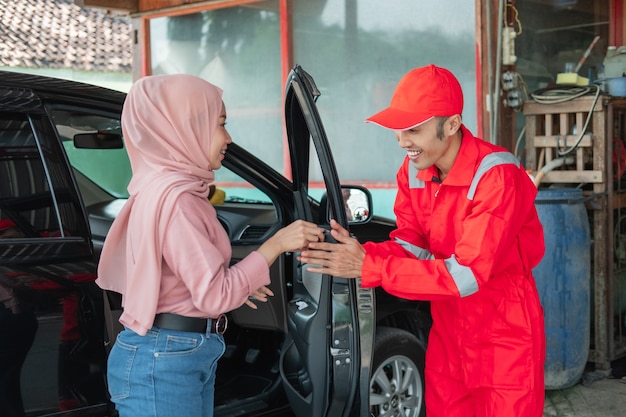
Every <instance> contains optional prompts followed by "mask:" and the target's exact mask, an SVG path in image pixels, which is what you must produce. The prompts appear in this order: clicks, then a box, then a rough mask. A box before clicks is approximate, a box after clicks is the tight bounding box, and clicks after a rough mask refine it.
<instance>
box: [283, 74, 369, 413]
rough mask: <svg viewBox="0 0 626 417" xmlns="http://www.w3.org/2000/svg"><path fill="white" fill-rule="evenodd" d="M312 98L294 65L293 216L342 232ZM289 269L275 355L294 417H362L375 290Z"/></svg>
mask: <svg viewBox="0 0 626 417" xmlns="http://www.w3.org/2000/svg"><path fill="white" fill-rule="evenodd" d="M317 96H319V91H318V90H317V87H316V86H315V83H314V81H313V79H312V78H311V77H310V76H309V74H307V73H306V72H305V71H304V70H303V69H302V68H301V67H299V66H296V67H295V68H294V69H293V70H292V71H291V73H290V75H289V78H288V80H287V86H286V97H285V122H286V129H287V136H288V141H289V149H290V156H291V170H292V178H293V186H294V201H295V204H296V213H297V216H298V217H299V218H302V219H305V220H308V221H316V222H317V223H319V224H320V225H322V226H323V227H326V228H329V226H328V221H329V220H328V219H329V218H334V219H336V220H337V221H338V222H339V223H340V224H341V225H342V226H343V227H345V228H346V229H347V228H348V221H347V217H346V212H345V210H344V205H343V199H342V195H341V186H340V183H339V179H338V176H337V171H336V167H335V165H334V160H333V157H332V153H331V151H330V146H329V144H328V140H327V137H326V133H325V131H324V128H323V126H322V123H321V120H320V117H319V114H318V111H317V107H316V104H315V100H316V97H317ZM320 171H321V172H320ZM320 175H321V177H322V178H323V185H324V186H325V188H326V190H325V191H326V196H327V200H328V205H327V206H326V205H325V204H323V205H321V207H320V208H319V210H317V211H319V212H321V213H322V214H320V213H314V212H313V210H312V201H311V196H310V185H311V183H312V182H313V181H314V178H313V177H315V179H316V180H317V181H319V177H320ZM327 239H330V234H328V235H327ZM294 269H295V270H294V272H293V273H294V282H293V297H292V299H291V300H290V301H289V303H288V306H287V320H288V328H289V338H290V340H289V341H288V343H286V344H285V348H284V349H283V352H282V355H281V377H282V378H283V384H284V387H285V391H286V393H287V396H288V398H289V401H290V404H291V407H292V409H293V411H294V413H295V414H296V415H297V416H298V417H330V416H332V417H343V416H349V415H368V408H369V405H368V398H369V374H370V370H369V367H370V360H371V354H372V340H373V329H374V327H373V326H374V321H373V319H374V317H373V316H374V298H373V291H372V290H371V289H362V288H360V285H359V281H358V280H355V279H346V278H343V277H334V276H329V275H321V274H314V273H311V272H308V271H307V265H305V264H302V265H294ZM351 413H352V414H351Z"/></svg>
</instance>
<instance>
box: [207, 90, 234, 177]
mask: <svg viewBox="0 0 626 417" xmlns="http://www.w3.org/2000/svg"><path fill="white" fill-rule="evenodd" d="M232 141H233V139H232V138H231V137H230V134H229V133H228V131H227V130H226V106H224V102H222V112H221V113H220V117H219V121H218V124H217V129H216V130H215V134H214V135H213V140H212V141H211V148H210V149H209V164H210V166H209V168H210V169H212V170H214V171H215V170H216V169H220V168H221V167H222V160H224V156H225V154H226V149H227V147H228V144H229V143H231V142H232Z"/></svg>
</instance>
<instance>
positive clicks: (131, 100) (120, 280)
mask: <svg viewBox="0 0 626 417" xmlns="http://www.w3.org/2000/svg"><path fill="white" fill-rule="evenodd" d="M222 105H223V103H222V90H221V89H220V88H218V87H216V86H215V85H213V84H211V83H209V82H207V81H205V80H203V79H201V78H198V77H194V76H191V75H184V74H176V75H155V76H148V77H144V78H141V79H139V80H137V81H136V82H135V83H134V84H133V86H132V87H131V89H130V91H129V92H128V95H127V97H126V101H125V103H124V108H123V110H122V131H123V132H124V141H125V145H126V150H127V152H128V157H129V159H130V163H131V166H132V169H133V178H132V179H131V182H130V184H129V185H128V192H129V194H130V196H129V198H128V201H127V202H126V204H125V205H124V207H123V208H122V210H121V211H120V213H119V214H118V215H117V217H116V219H115V221H114V222H113V225H112V226H111V229H110V230H109V232H108V234H107V237H106V239H105V242H104V247H103V249H102V254H101V257H100V263H99V266H98V279H97V280H96V283H97V284H98V285H99V286H100V287H101V288H103V289H107V290H112V291H116V292H118V293H120V294H122V305H123V307H124V311H123V313H122V315H121V317H120V322H121V323H122V324H123V325H124V326H126V327H128V328H130V329H132V330H133V331H135V332H136V333H138V334H140V335H145V334H146V333H147V331H148V329H150V328H151V327H152V325H153V323H154V317H155V315H156V314H157V313H159V312H170V313H179V314H182V315H187V316H196V317H216V316H217V315H218V314H219V313H223V312H226V311H228V310H231V309H233V308H235V307H238V306H240V305H242V304H243V303H244V302H245V300H246V297H247V296H248V295H249V294H251V292H252V291H253V290H256V289H258V288H260V287H261V286H262V285H266V284H268V283H269V266H268V265H267V261H266V260H265V258H264V257H263V256H262V255H261V254H260V253H258V252H253V253H251V254H250V255H249V256H248V257H246V258H245V259H244V260H242V261H241V262H240V263H238V264H237V265H235V266H233V267H230V268H229V262H230V256H231V247H230V242H229V240H228V237H227V236H226V233H225V232H224V230H223V229H222V227H221V225H220V223H219V222H218V220H217V216H216V213H215V209H214V208H213V206H211V203H210V202H209V201H208V195H209V185H210V184H211V183H212V182H213V180H214V174H213V170H212V168H211V166H210V162H209V161H210V158H209V156H210V147H211V140H212V138H213V135H214V133H215V131H216V129H217V127H218V124H219V121H220V115H221V112H222Z"/></svg>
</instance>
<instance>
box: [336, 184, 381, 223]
mask: <svg viewBox="0 0 626 417" xmlns="http://www.w3.org/2000/svg"><path fill="white" fill-rule="evenodd" d="M341 194H342V197H343V206H344V207H345V209H346V216H347V217H348V223H349V224H362V223H367V222H369V221H370V220H371V219H372V207H373V205H374V204H373V202H372V194H371V193H370V192H369V190H368V189H367V188H365V187H361V186H358V185H342V186H341Z"/></svg>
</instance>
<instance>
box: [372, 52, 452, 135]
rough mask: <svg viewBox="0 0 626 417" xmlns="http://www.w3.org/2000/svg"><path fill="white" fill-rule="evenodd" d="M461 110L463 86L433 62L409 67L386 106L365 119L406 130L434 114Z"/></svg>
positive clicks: (438, 114) (445, 113) (450, 114)
mask: <svg viewBox="0 0 626 417" xmlns="http://www.w3.org/2000/svg"><path fill="white" fill-rule="evenodd" d="M462 111H463V90H461V84H459V81H458V80H457V79H456V77H455V76H454V75H453V74H452V73H451V72H450V71H448V70H447V69H445V68H441V67H437V66H435V65H433V64H430V65H427V66H425V67H420V68H415V69H413V70H411V71H409V72H408V73H407V74H406V75H405V76H404V77H402V79H401V80H400V82H399V83H398V86H397V87H396V91H394V93H393V96H392V97H391V104H390V105H389V107H387V108H386V109H385V110H383V111H381V112H379V113H376V114H375V115H373V116H371V117H369V118H368V119H366V120H365V121H366V122H370V123H376V124H377V125H380V126H382V127H385V128H387V129H393V130H407V129H412V128H414V127H416V126H419V125H421V124H422V123H425V122H427V121H429V120H430V119H432V118H433V117H437V116H453V115H455V114H461V112H462Z"/></svg>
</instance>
